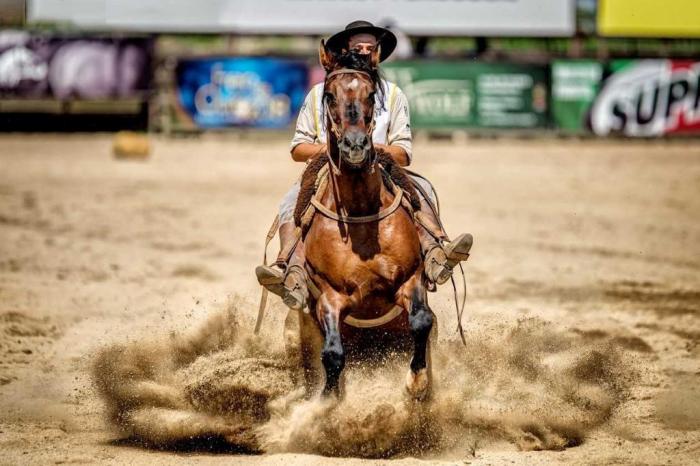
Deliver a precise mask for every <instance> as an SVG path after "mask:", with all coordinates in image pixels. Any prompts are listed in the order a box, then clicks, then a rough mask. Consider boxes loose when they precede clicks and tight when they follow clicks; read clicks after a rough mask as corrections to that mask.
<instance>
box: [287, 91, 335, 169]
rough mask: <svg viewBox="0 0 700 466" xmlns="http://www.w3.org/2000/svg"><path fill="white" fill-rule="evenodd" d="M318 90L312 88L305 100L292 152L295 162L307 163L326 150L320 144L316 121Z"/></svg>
mask: <svg viewBox="0 0 700 466" xmlns="http://www.w3.org/2000/svg"><path fill="white" fill-rule="evenodd" d="M314 92H316V88H312V89H311V92H309V93H308V94H307V96H306V99H305V100H304V105H302V107H301V110H300V111H299V116H298V117H297V126H296V129H295V130H294V137H293V138H292V144H291V148H290V152H291V154H292V160H294V161H295V162H306V161H307V160H309V159H310V158H313V157H315V156H317V155H319V154H322V153H323V152H324V151H325V150H326V145H325V144H319V143H318V141H317V136H318V135H317V134H316V122H315V121H314V109H313V93H314Z"/></svg>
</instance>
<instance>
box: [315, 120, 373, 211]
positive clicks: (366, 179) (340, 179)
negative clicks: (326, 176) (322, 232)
mask: <svg viewBox="0 0 700 466" xmlns="http://www.w3.org/2000/svg"><path fill="white" fill-rule="evenodd" d="M326 134H329V135H331V137H330V138H329V146H328V147H329V149H330V156H331V157H333V160H336V161H338V160H340V157H339V153H338V144H337V141H336V140H335V137H334V136H333V135H332V132H331V131H329V132H328V133H326ZM375 163H376V162H375ZM333 176H334V178H335V183H336V185H337V187H338V189H337V192H338V199H339V201H340V205H341V207H342V208H343V209H344V210H345V211H346V212H347V214H348V215H351V216H364V215H372V214H376V213H377V212H379V211H380V210H381V208H382V196H381V195H382V186H383V183H382V175H381V173H380V171H379V169H378V167H376V166H375V167H374V169H373V170H372V169H366V170H350V169H348V168H347V167H344V166H342V163H341V166H340V174H338V175H333ZM332 199H333V204H334V207H335V209H336V211H338V205H337V202H336V199H335V195H333V196H332Z"/></svg>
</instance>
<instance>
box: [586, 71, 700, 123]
mask: <svg viewBox="0 0 700 466" xmlns="http://www.w3.org/2000/svg"><path fill="white" fill-rule="evenodd" d="M610 69H611V74H610V76H609V77H608V78H607V79H606V80H605V82H604V83H603V87H602V89H601V91H600V92H599V94H598V95H597V97H596V99H595V101H594V103H593V106H592V108H591V111H590V125H591V128H592V129H593V132H594V133H595V134H597V135H600V136H606V135H608V134H622V135H626V136H643V137H644V136H646V137H652V136H663V135H665V134H672V133H700V61H676V60H617V61H613V62H612V63H611V65H610Z"/></svg>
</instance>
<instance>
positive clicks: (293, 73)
mask: <svg viewBox="0 0 700 466" xmlns="http://www.w3.org/2000/svg"><path fill="white" fill-rule="evenodd" d="M176 81H177V96H178V101H179V104H180V105H181V106H182V108H183V109H184V111H185V112H186V114H187V115H188V116H189V118H191V119H192V121H193V122H194V123H195V124H196V125H197V126H198V127H200V128H224V127H228V126H250V127H261V128H284V127H287V126H289V125H290V124H292V123H293V121H294V119H295V118H296V115H297V113H298V112H299V109H300V108H301V105H302V104H303V102H304V97H305V96H306V92H307V89H308V67H307V65H306V63H305V62H300V61H296V60H285V59H277V58H267V57H224V58H205V59H193V60H183V61H180V63H179V64H178V66H177V69H176Z"/></svg>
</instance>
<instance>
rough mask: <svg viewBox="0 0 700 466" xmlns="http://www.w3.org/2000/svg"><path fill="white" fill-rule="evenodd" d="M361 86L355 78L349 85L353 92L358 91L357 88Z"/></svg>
mask: <svg viewBox="0 0 700 466" xmlns="http://www.w3.org/2000/svg"><path fill="white" fill-rule="evenodd" d="M359 85H360V82H359V81H358V80H357V78H353V80H352V81H350V84H348V89H350V90H351V91H355V90H357V86H359Z"/></svg>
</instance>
